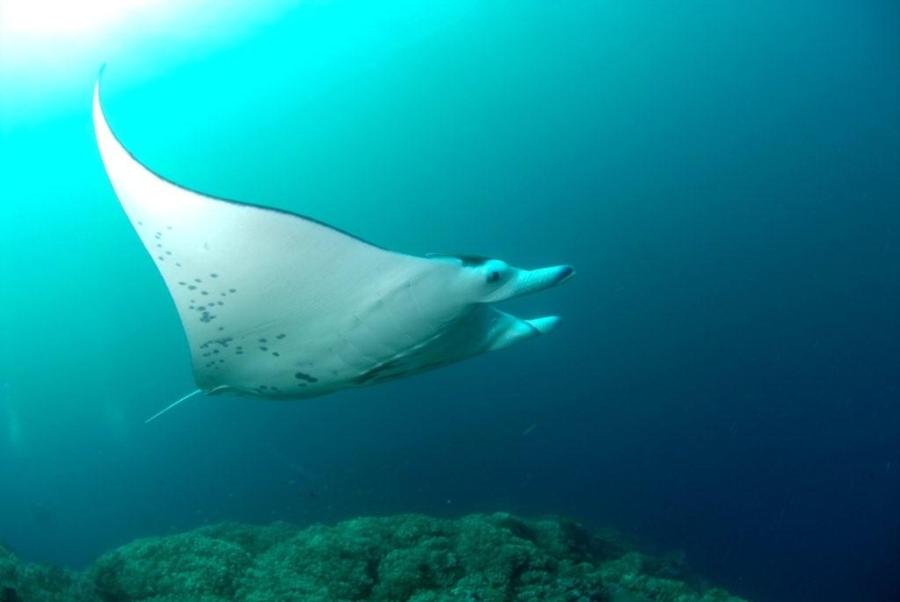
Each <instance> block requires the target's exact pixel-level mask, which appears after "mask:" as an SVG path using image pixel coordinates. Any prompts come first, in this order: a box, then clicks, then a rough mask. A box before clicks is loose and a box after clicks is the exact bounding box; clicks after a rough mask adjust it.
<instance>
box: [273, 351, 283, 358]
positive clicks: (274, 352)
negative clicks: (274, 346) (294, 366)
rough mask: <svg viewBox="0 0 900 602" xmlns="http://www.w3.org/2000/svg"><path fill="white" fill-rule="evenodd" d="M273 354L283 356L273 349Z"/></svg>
mask: <svg viewBox="0 0 900 602" xmlns="http://www.w3.org/2000/svg"><path fill="white" fill-rule="evenodd" d="M272 355H274V356H275V357H281V354H280V353H278V352H277V351H273V352H272Z"/></svg>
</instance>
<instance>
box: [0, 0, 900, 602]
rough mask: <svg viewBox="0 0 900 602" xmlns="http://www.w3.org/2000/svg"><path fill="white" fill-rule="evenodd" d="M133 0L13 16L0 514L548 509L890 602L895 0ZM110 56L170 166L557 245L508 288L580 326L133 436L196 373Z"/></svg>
mask: <svg viewBox="0 0 900 602" xmlns="http://www.w3.org/2000/svg"><path fill="white" fill-rule="evenodd" d="M6 5H12V3H10V2H8V1H7V3H6ZM6 5H4V7H6ZM147 10H148V11H149V12H144V13H141V12H137V13H134V14H131V15H125V16H123V17H122V18H121V19H119V20H116V21H111V22H108V23H106V24H105V25H104V27H103V28H101V29H93V30H85V31H67V32H65V33H64V34H61V33H59V32H52V33H48V32H43V33H42V32H41V31H40V30H29V31H28V32H24V33H23V32H21V31H19V30H16V31H14V32H13V33H10V31H11V30H13V29H15V28H13V27H12V25H10V19H11V18H12V17H11V15H12V16H15V15H14V13H12V12H11V11H9V10H5V11H0V22H2V23H3V24H4V27H7V29H8V30H5V31H4V34H3V35H2V36H0V135H2V139H0V160H2V164H0V165H2V176H3V182H2V189H0V198H2V202H0V219H2V224H3V236H2V237H0V269H2V276H3V281H2V286H0V307H2V310H3V311H2V312H0V320H2V322H0V332H2V338H0V482H2V484H3V485H2V490H0V491H2V493H0V540H2V541H4V542H6V543H8V544H9V545H10V546H11V547H12V548H14V549H15V550H16V551H17V552H18V553H19V554H20V555H21V556H23V557H25V558H29V559H34V560H41V561H47V562H54V563H59V564H64V565H69V566H82V565H84V564H86V563H88V562H90V561H91V560H92V559H93V558H95V557H96V556H97V555H98V554H100V553H101V552H103V551H105V550H108V549H110V548H111V547H113V546H115V545H118V544H121V543H124V542H126V541H129V540H131V539H133V538H135V537H138V536H141V535H148V534H158V533H166V532H170V531H173V530H181V529H186V528H190V527H193V526H196V525H198V524H202V523H205V522H215V521H221V520H226V519H233V520H244V521H251V522H266V521H270V520H275V519H284V520H291V521H295V522H300V523H307V522H311V521H331V520H337V519H341V518H346V517H349V516H355V515H369V514H388V513H397V512H407V511H418V512H427V513H431V514H442V515H457V514H462V513H465V512H474V511H479V512H480V511H492V510H508V511H515V512H519V513H525V514H541V513H565V514H570V515H573V516H576V517H578V518H580V519H582V520H584V521H586V522H588V523H591V524H595V525H607V524H608V525H614V526H616V527H618V528H620V529H622V530H623V531H626V532H629V533H632V534H634V535H636V536H638V537H640V538H642V539H643V540H645V541H647V542H652V544H653V545H656V546H659V547H660V548H661V549H680V550H683V551H684V552H685V554H686V557H687V559H688V561H689V562H690V564H691V565H692V566H693V567H695V568H696V569H697V570H698V572H700V573H702V574H704V575H705V576H707V577H709V578H710V579H711V580H713V581H715V582H717V583H720V584H722V585H724V586H726V587H728V588H729V589H731V590H733V591H734V592H735V593H738V594H741V595H744V596H747V597H748V598H751V599H755V600H798V599H801V600H803V599H819V600H844V599H859V597H860V596H862V597H865V599H871V600H890V599H896V598H895V597H896V596H900V582H898V580H897V576H896V574H895V567H896V562H897V561H898V560H900V518H898V515H897V512H896V508H898V507H900V477H898V472H897V471H898V466H900V439H898V437H897V433H898V432H900V409H898V405H897V399H898V392H900V378H898V376H897V369H896V367H897V365H898V359H900V346H898V342H897V336H896V335H897V333H898V332H900V313H898V311H897V306H898V299H900V272H898V268H897V266H898V259H900V250H898V249H900V208H898V207H900V206H898V201H897V199H898V198H900V170H898V164H900V110H898V107H900V77H898V76H900V69H898V68H900V33H898V32H900V13H898V10H897V7H896V5H895V4H894V3H890V2H868V3H858V5H854V6H850V5H849V4H847V3H839V2H821V1H819V2H796V3H790V5H789V6H788V5H785V4H784V3H777V2H759V3H753V4H747V5H743V4H740V3H696V4H693V5H690V6H683V5H680V4H675V3H670V4H661V3H642V2H638V3H629V4H627V5H626V4H614V3H601V2H571V3H550V2H538V1H529V0H526V1H521V2H491V3H478V2H470V1H460V2H452V3H450V2H448V3H444V2H436V3H415V2H400V1H396V2H387V3H382V4H375V3H370V2H350V1H335V2H308V3H289V2H268V3H262V4H260V3H236V4H233V5H231V8H229V9H228V10H222V9H221V8H217V7H216V6H215V5H211V4H210V5H203V4H201V5H199V8H191V9H188V8H185V7H178V6H174V5H167V4H164V3H160V4H159V5H158V6H156V7H151V8H149V9H147ZM13 34H14V35H13ZM103 63H106V64H107V69H106V72H105V75H104V78H105V79H104V102H105V107H106V111H107V115H108V117H109V120H110V122H111V124H112V126H113V127H114V129H115V130H116V131H117V133H118V134H119V135H120V137H121V138H122V140H123V141H124V142H125V144H126V145H127V146H128V147H129V148H130V149H131V150H132V151H133V152H134V153H135V154H136V155H137V156H138V157H140V158H141V160H142V161H143V162H144V163H146V164H147V165H149V166H151V167H152V168H153V169H155V170H156V171H158V172H160V173H162V174H164V175H166V176H167V177H168V178H170V179H172V180H174V181H177V182H179V183H182V184H184V185H186V186H190V187H192V188H195V189H199V190H203V191H207V192H209V193H211V194H216V195H218V196H223V197H227V198H236V199H245V200H247V201H252V202H255V203H260V204H265V205H269V206H273V207H277V208H282V209H287V210H291V211H296V212H299V213H303V214H306V215H310V216H313V217H315V218H317V219H320V220H322V221H325V222H327V223H329V224H334V225H335V226H337V227H339V228H341V229H344V230H347V231H349V232H352V233H354V234H357V235H359V236H362V237H363V238H365V239H367V240H371V241H373V242H375V243H377V244H379V245H382V246H385V247H388V248H391V249H396V250H399V251H403V252H407V253H412V254H424V253H427V252H432V251H438V252H448V253H477V254H481V255H488V256H495V257H499V258H502V259H504V260H507V261H509V262H511V263H513V264H515V265H521V266H524V267H540V266H544V265H555V264H559V263H571V264H573V265H575V266H576V268H577V270H578V275H577V277H576V278H575V279H574V280H573V281H572V282H571V283H568V284H567V285H566V286H565V287H562V288H560V289H555V290H553V291H548V292H545V293H542V294H540V295H537V296H534V297H529V298H527V299H522V300H519V301H516V302H514V303H511V304H506V305H505V306H504V308H505V309H508V310H509V311H512V312H514V313H516V314H517V315H523V316H526V317H532V316H539V315H544V314H551V313H558V314H560V315H562V316H563V318H564V323H563V326H562V327H561V328H560V329H559V330H558V331H556V332H554V333H553V334H552V335H551V336H547V337H544V338H542V339H540V340H538V341H532V342H529V343H527V344H522V345H520V346H516V347H515V348H512V349H509V350H505V351H503V352H501V353H497V354H492V355H489V356H485V357H481V358H478V359H475V360H473V361H471V362H467V363H464V364H459V365H456V366H453V367H451V368H447V369H444V370H441V371H436V372H431V373H428V374H426V375H422V376H418V377H415V378H414V379H409V380H402V381H397V382H395V383H390V384H385V385H382V386H378V387H373V388H370V389H365V390H358V391H350V392H345V393H341V394H338V395H335V396H332V397H326V398H321V399H315V400H310V401H304V402H298V403H287V404H280V403H273V402H266V401H255V400H248V399H238V398H215V399H206V400H198V401H196V402H194V403H190V404H186V405H185V406H183V407H181V408H179V409H178V411H177V412H174V413H172V414H170V415H167V416H166V417H165V419H164V420H160V421H158V422H155V423H153V424H152V425H144V424H143V419H144V418H146V417H147V416H149V415H150V414H152V413H154V412H155V411H157V410H158V409H160V408H161V407H163V406H164V405H166V404H167V403H169V402H170V401H172V400H174V399H177V398H178V397H180V396H181V395H183V394H184V393H186V392H188V391H190V390H191V389H192V388H193V387H194V385H193V382H192V378H191V373H190V359H189V354H188V350H187V346H186V344H185V340H184V335H183V333H182V329H181V326H180V322H179V320H178V317H177V315H176V312H175V309H174V306H173V304H172V303H171V301H170V299H169V297H168V294H167V292H166V289H165V287H164V285H163V282H162V280H161V279H160V278H159V276H158V274H157V273H156V271H155V268H154V266H153V264H152V262H151V261H150V258H149V257H148V256H147V254H146V253H145V251H144V249H143V248H142V247H141V245H140V242H139V241H138V239H137V237H136V236H135V234H134V232H133V231H132V230H131V227H130V224H129V222H128V221H127V219H126V217H125V215H124V214H123V212H122V211H121V209H120V207H119V205H118V203H117V201H116V199H115V197H114V195H113V193H112V190H111V188H110V186H109V183H108V181H107V178H106V175H105V173H104V171H103V168H102V165H101V163H100V160H99V156H98V153H97V150H96V146H95V144H94V140H93V131H92V124H91V120H90V97H91V90H92V87H93V85H94V81H95V78H96V74H97V71H98V69H99V67H100V65H101V64H103ZM850 551H852V553H851V552H850Z"/></svg>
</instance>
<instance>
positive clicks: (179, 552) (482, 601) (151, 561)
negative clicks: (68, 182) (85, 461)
mask: <svg viewBox="0 0 900 602" xmlns="http://www.w3.org/2000/svg"><path fill="white" fill-rule="evenodd" d="M21 566H22V565H20V564H18V563H17V562H16V561H15V559H14V558H13V557H12V555H10V554H7V555H6V556H4V555H3V553H2V552H0V586H3V585H5V584H7V583H8V584H9V585H8V586H7V587H9V588H10V591H11V592H13V593H12V596H14V597H12V598H11V601H12V600H14V601H17V602H18V601H21V602H30V601H31V600H41V601H43V600H48V601H59V602H69V601H70V600H76V599H77V600H85V601H88V602H98V601H99V602H133V601H135V602H136V601H140V602H176V601H185V602H186V601H188V600H190V601H197V602H225V601H239V602H293V601H297V602H300V601H304V602H306V601H309V602H345V601H346V602H349V601H357V600H359V601H361V600H371V601H378V602H394V601H398V602H399V601H410V602H470V601H472V602H473V601H479V602H508V601H522V602H532V601H533V602H538V601H547V602H740V599H739V598H735V597H733V596H730V595H729V594H728V593H726V592H724V591H723V590H720V589H708V588H702V587H700V586H699V585H698V584H696V583H693V582H691V581H690V580H687V579H684V578H681V577H680V576H677V575H675V576H673V574H672V571H671V570H665V565H664V563H661V562H659V561H657V560H655V559H653V558H651V557H648V556H645V555H643V554H641V553H639V552H637V551H636V550H634V549H632V548H631V547H629V546H626V545H624V544H622V543H620V542H619V541H617V540H616V539H615V538H611V537H608V536H599V535H596V534H591V533H589V532H588V531H586V530H585V529H584V528H582V527H581V526H580V525H578V524H577V523H574V522H572V521H568V520H565V519H560V518H546V519H538V520H525V519H520V518H517V517H514V516H512V515H509V514H506V513H496V514H490V515H471V516H466V517H463V518H459V519H439V518H431V517H426V516H421V515H400V516H390V517H380V518H356V519H352V520H347V521H344V522H341V523H338V524H336V525H334V526H324V525H314V526H311V527H306V528H299V527H295V526H291V525H288V524H285V523H276V524H273V525H270V526H264V527H258V526H248V525H240V524H235V523H223V524H220V525H214V526H208V527H203V528H200V529H196V530H194V531H190V532H187V533H182V534H178V535H171V536H165V537H154V538H147V539H141V540H137V541H134V542H131V543H129V544H127V545H125V546H122V547H121V548H119V549H117V550H114V551H112V552H109V553H108V554H105V555H104V556H102V557H101V558H100V559H98V560H97V562H96V563H94V565H93V566H92V567H90V568H89V569H88V570H87V571H85V572H84V573H82V574H80V575H75V574H71V573H64V572H60V573H58V575H57V579H56V580H55V581H54V580H53V579H49V578H48V577H47V576H48V575H50V573H46V574H44V577H43V580H44V581H46V584H47V587H49V588H50V589H47V590H46V591H47V592H48V595H47V596H42V595H39V596H36V597H29V596H32V593H31V592H38V591H43V590H37V589H28V588H33V587H34V585H33V584H34V583H35V581H34V580H32V581H28V580H23V579H22V576H21V575H20V574H23V573H22V569H21ZM10 567H12V568H10ZM41 570H46V571H52V569H41ZM26 572H27V571H26ZM39 581H40V580H39ZM29 583H31V584H32V585H28V584H29ZM54 583H55V585H54V586H53V587H58V588H59V589H53V588H52V587H50V586H51V585H53V584H54ZM76 589H77V590H78V592H79V593H80V594H83V595H82V596H81V597H77V598H76V597H72V595H73V594H72V592H75V591H76ZM0 591H2V590H0ZM54 592H56V593H54ZM51 594H52V595H51ZM53 595H55V596H56V597H52V596H53ZM66 596H68V597H66ZM0 602H9V601H7V600H5V599H3V598H2V597H0Z"/></svg>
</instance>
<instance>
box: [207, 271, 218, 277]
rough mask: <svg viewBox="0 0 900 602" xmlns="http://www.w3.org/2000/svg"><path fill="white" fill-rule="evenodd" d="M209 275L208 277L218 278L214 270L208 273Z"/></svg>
mask: <svg viewBox="0 0 900 602" xmlns="http://www.w3.org/2000/svg"><path fill="white" fill-rule="evenodd" d="M209 277H210V278H218V277H219V275H218V274H216V273H215V272H213V273H212V274H210V275H209Z"/></svg>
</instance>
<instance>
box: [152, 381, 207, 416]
mask: <svg viewBox="0 0 900 602" xmlns="http://www.w3.org/2000/svg"><path fill="white" fill-rule="evenodd" d="M198 393H203V389H195V390H194V391H191V392H190V393H188V394H187V395H185V396H184V397H182V398H181V399H179V400H178V401H176V402H175V403H170V404H169V405H167V406H166V407H164V408H163V409H161V410H160V411H158V412H157V413H156V414H154V415H153V416H151V417H150V418H148V419H147V420H145V421H144V424H148V423H150V422H153V421H154V420H156V419H157V418H159V417H160V416H162V415H163V414H165V413H166V412H168V411H169V410H171V409H172V408H174V407H175V406H177V405H179V404H180V403H183V402H185V401H187V400H188V399H190V398H191V397H194V396H195V395H197V394H198Z"/></svg>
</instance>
